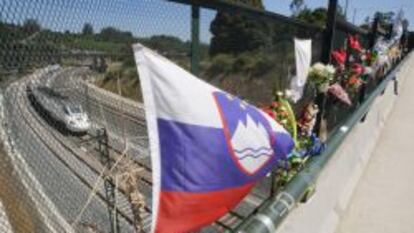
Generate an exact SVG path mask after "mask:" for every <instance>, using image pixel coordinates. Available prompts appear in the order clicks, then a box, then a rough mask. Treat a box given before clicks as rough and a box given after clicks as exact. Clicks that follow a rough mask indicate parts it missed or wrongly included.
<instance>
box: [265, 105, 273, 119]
mask: <svg viewBox="0 0 414 233" xmlns="http://www.w3.org/2000/svg"><path fill="white" fill-rule="evenodd" d="M262 111H263V112H265V113H267V115H269V116H270V117H271V118H272V119H276V114H275V112H273V110H272V109H271V108H267V107H266V108H262Z"/></svg>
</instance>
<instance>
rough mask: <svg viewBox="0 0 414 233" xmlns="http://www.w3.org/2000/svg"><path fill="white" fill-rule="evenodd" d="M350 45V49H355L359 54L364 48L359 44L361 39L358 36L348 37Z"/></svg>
mask: <svg viewBox="0 0 414 233" xmlns="http://www.w3.org/2000/svg"><path fill="white" fill-rule="evenodd" d="M348 44H349V47H351V48H352V49H354V50H356V51H358V52H362V46H361V44H360V43H359V39H358V36H357V35H355V36H349V37H348Z"/></svg>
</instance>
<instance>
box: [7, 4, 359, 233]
mask: <svg viewBox="0 0 414 233" xmlns="http://www.w3.org/2000/svg"><path fill="white" fill-rule="evenodd" d="M258 7H259V8H260V7H261V6H258ZM200 26H201V27H200V41H201V42H200V45H199V46H198V51H199V54H198V57H199V60H198V61H197V62H198V64H199V65H200V73H199V76H200V78H202V79H204V80H205V81H207V82H209V83H212V84H213V85H215V86H218V87H220V88H222V89H224V90H226V91H228V92H230V93H232V94H235V95H238V96H241V97H242V98H244V99H246V100H248V101H250V102H252V103H254V104H256V105H261V104H266V105H267V104H269V103H270V102H271V101H272V98H273V97H274V95H275V93H276V92H277V91H282V90H285V89H286V88H287V87H288V85H289V83H290V80H291V78H292V77H293V75H294V74H295V61H294V44H293V38H302V39H305V38H306V39H312V48H313V51H312V54H313V58H312V62H317V61H319V60H320V57H321V51H322V46H323V45H324V43H323V39H324V38H323V31H322V30H321V29H317V28H315V27H307V26H305V25H302V24H297V23H293V22H292V23H289V22H288V21H286V20H280V19H277V18H274V17H270V16H269V15H266V14H261V15H260V14H252V13H251V12H249V11H246V10H243V9H241V8H238V7H233V8H231V9H229V8H226V9H219V10H211V9H206V8H201V19H200ZM346 35H347V34H346V33H345V32H340V31H338V32H337V38H336V39H335V43H334V44H335V45H334V47H335V48H338V47H342V46H343V45H344V43H345V41H346ZM364 41H365V40H364ZM136 42H140V43H143V44H144V45H145V46H148V47H150V48H152V49H154V50H156V51H157V52H158V53H160V54H162V55H163V56H166V57H167V58H169V59H171V60H172V61H174V62H175V63H177V64H178V65H180V66H181V67H184V68H185V69H188V70H190V66H191V62H190V61H191V60H190V59H191V56H192V55H194V54H192V51H191V5H187V4H178V3H174V2H170V1H161V0H152V1H133V0H116V1H88V0H72V1H66V0H20V1H15V0H1V1H0V87H1V95H0V96H1V97H2V99H1V113H2V114H3V115H2V117H1V123H2V124H1V132H2V134H1V135H2V141H3V146H2V150H1V152H0V160H1V161H0V166H1V167H2V169H1V170H0V184H1V187H2V189H1V190H0V231H1V232H59V233H60V232H95V233H96V232H99V233H106V232H107V233H109V232H110V233H115V232H118V233H119V232H134V231H135V232H148V230H149V224H150V220H151V205H150V203H151V186H152V180H151V161H150V158H149V151H148V138H147V132H146V124H145V116H144V110H143V105H142V103H141V102H142V96H141V93H140V89H139V78H138V75H137V72H136V66H135V62H134V59H133V54H132V49H131V45H132V44H133V43H136ZM364 43H366V42H364ZM315 95H316V93H315V90H313V89H312V88H310V87H307V88H306V89H305V96H304V97H303V99H302V100H301V102H299V103H298V104H296V105H295V106H294V107H295V110H296V111H297V112H298V113H299V110H300V109H302V106H303V105H304V104H306V103H308V102H309V101H310V100H312V99H313V98H314V97H315ZM355 98H357V97H355ZM330 111H332V112H334V113H335V114H331V115H330V116H331V118H332V119H331V122H330V125H331V126H336V125H337V124H338V123H339V122H340V121H341V119H343V118H345V117H346V116H347V114H350V112H351V111H349V109H344V108H343V106H339V105H337V104H335V103H333V104H332V106H331V109H330ZM272 179H273V178H272V177H266V178H265V179H264V180H263V181H261V182H259V184H257V186H256V187H255V189H254V190H253V191H252V192H251V193H250V194H249V195H248V197H247V198H246V199H245V200H244V201H243V202H242V203H241V204H240V205H239V206H237V207H236V208H235V209H234V210H232V211H230V213H229V214H227V215H226V216H224V217H223V218H221V219H220V220H218V221H217V222H216V223H214V224H213V225H211V226H209V227H206V228H204V229H202V230H201V232H223V231H226V230H232V229H233V228H234V227H235V226H237V225H238V224H240V223H241V222H242V221H243V220H244V219H245V218H246V217H247V216H249V215H250V214H252V213H253V212H254V211H256V210H257V208H258V207H259V206H260V205H261V204H262V203H263V202H264V201H265V200H266V199H267V198H269V197H270V196H271V195H272V193H273V191H274V190H272V182H273V180H272Z"/></svg>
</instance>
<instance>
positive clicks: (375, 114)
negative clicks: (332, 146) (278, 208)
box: [277, 54, 414, 233]
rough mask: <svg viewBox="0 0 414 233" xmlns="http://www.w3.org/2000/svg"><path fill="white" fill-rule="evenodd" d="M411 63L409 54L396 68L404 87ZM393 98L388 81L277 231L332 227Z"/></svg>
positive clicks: (311, 232) (316, 232) (325, 231)
mask: <svg viewBox="0 0 414 233" xmlns="http://www.w3.org/2000/svg"><path fill="white" fill-rule="evenodd" d="M413 65H414V56H413V54H410V55H409V56H408V57H407V58H406V60H405V63H404V64H403V65H402V66H401V67H400V69H399V71H397V79H398V80H399V86H400V87H401V88H404V85H403V84H404V79H405V78H409V75H410V73H409V69H408V68H409V67H410V66H413ZM397 98H398V96H396V95H395V94H394V84H393V83H392V82H391V83H390V84H389V85H388V87H387V89H386V91H385V93H384V95H382V96H379V97H378V98H377V99H376V100H375V102H374V104H373V106H372V107H371V109H370V111H369V113H368V115H367V118H366V120H365V122H364V123H360V124H358V125H357V126H355V127H354V128H353V130H352V131H351V132H350V134H349V135H348V137H347V138H346V139H345V141H344V142H343V143H342V145H341V146H340V148H339V149H338V150H337V152H336V153H335V154H334V155H333V157H332V159H331V160H330V161H329V163H328V164H327V166H326V167H325V168H324V170H323V171H322V173H321V175H320V177H319V179H318V181H317V183H316V193H315V194H314V196H313V197H312V198H311V199H310V200H309V201H308V202H307V203H304V204H300V205H299V206H297V207H296V208H295V209H294V210H293V211H292V212H291V213H290V214H289V216H288V217H287V219H286V220H285V221H284V222H283V223H282V225H281V226H280V227H279V229H278V230H277V233H305V232H306V233H332V232H334V231H335V229H336V227H337V225H338V223H339V221H340V219H341V217H342V216H343V214H344V212H345V210H346V208H347V205H348V203H349V200H350V198H351V196H352V194H353V191H354V189H355V187H356V185H357V184H358V181H359V179H360V177H361V175H362V173H363V172H364V169H365V167H366V165H367V163H368V162H369V159H370V157H371V154H372V152H373V150H374V148H375V146H376V144H377V141H378V139H379V136H380V134H381V132H382V129H383V127H384V123H385V121H386V120H387V117H388V116H389V114H390V112H391V111H392V110H393V107H394V103H395V101H396V100H397Z"/></svg>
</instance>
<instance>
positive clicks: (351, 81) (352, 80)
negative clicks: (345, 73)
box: [348, 75, 362, 87]
mask: <svg viewBox="0 0 414 233" xmlns="http://www.w3.org/2000/svg"><path fill="white" fill-rule="evenodd" d="M361 84H362V81H361V79H359V78H358V76H356V75H352V76H351V77H349V79H348V85H350V86H357V87H358V86H360V85H361Z"/></svg>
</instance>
